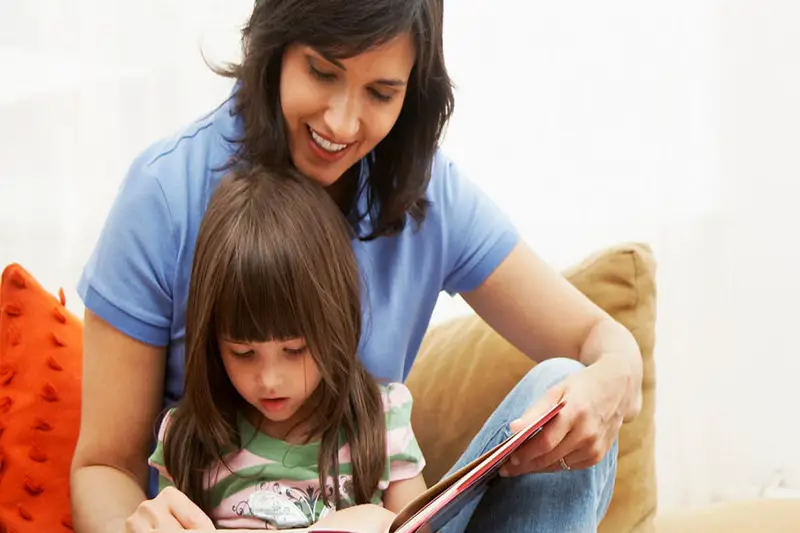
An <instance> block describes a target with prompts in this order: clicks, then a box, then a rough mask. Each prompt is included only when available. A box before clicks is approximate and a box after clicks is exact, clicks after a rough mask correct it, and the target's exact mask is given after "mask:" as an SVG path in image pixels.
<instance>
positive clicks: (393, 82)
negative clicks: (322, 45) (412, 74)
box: [315, 50, 408, 87]
mask: <svg viewBox="0 0 800 533" xmlns="http://www.w3.org/2000/svg"><path fill="white" fill-rule="evenodd" d="M315 52H317V53H318V54H319V55H321V56H322V58H323V59H324V60H325V61H327V62H328V63H331V64H332V65H335V66H336V67H338V68H340V69H342V70H344V71H345V72H347V67H345V66H344V63H342V62H341V61H339V60H338V59H336V58H335V57H332V56H330V55H328V54H326V53H323V52H318V51H316V50H315ZM372 83H375V84H377V85H385V86H387V87H405V85H406V83H408V82H407V81H406V80H401V79H399V78H379V79H377V80H375V81H373V82H372Z"/></svg>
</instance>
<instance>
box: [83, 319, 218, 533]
mask: <svg viewBox="0 0 800 533" xmlns="http://www.w3.org/2000/svg"><path fill="white" fill-rule="evenodd" d="M83 343H84V348H83V392H82V394H83V396H82V401H81V427H80V435H79V437H78V444H77V447H76V450H75V455H74V458H73V463H72V472H71V487H70V489H71V491H70V492H71V499H72V512H73V523H74V526H75V531H76V532H77V533H120V532H123V531H136V529H134V527H133V526H131V527H130V528H129V529H126V520H127V519H128V518H129V517H131V516H132V515H134V513H136V512H137V508H139V507H140V504H142V503H143V501H144V500H145V499H146V497H145V487H146V485H147V479H148V474H149V467H148V464H147V457H148V454H149V452H150V448H151V445H152V443H153V438H154V435H153V427H154V423H155V420H156V417H157V415H158V412H159V409H160V408H161V398H162V394H163V383H164V372H165V367H166V351H165V349H164V348H156V347H153V346H149V345H147V344H143V343H140V342H138V341H136V340H134V339H132V338H130V337H128V336H126V335H124V334H122V333H120V332H119V331H118V330H116V329H114V328H113V327H111V326H110V325H109V324H108V323H106V322H104V321H103V320H101V319H100V318H98V317H97V316H96V315H95V314H93V313H92V312H91V311H89V310H87V311H86V313H85V323H84V337H83ZM173 492H177V491H170V492H169V493H167V494H166V495H165V496H164V497H162V498H160V499H161V500H163V502H160V504H163V505H160V506H155V507H157V508H158V507H163V508H165V509H172V510H173V511H174V512H172V513H171V514H172V515H173V516H181V514H183V515H185V516H186V519H187V521H189V520H194V521H195V522H197V523H198V524H204V525H211V523H210V521H208V519H207V518H206V517H205V515H203V514H202V513H200V516H199V517H198V516H196V511H195V510H194V509H193V505H191V502H189V504H190V505H189V506H187V505H186V502H188V500H186V502H184V501H183V500H184V499H185V498H181V496H182V494H180V493H178V494H177V495H176V494H173ZM187 507H188V510H187ZM142 511H143V512H155V513H158V512H160V511H158V509H155V510H154V509H153V505H152V504H150V503H148V504H147V505H145V506H144V508H143V509H142ZM204 518H205V520H203V519H204ZM178 522H181V520H180V519H178ZM129 525H130V524H129Z"/></svg>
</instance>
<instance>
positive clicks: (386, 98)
mask: <svg viewBox="0 0 800 533" xmlns="http://www.w3.org/2000/svg"><path fill="white" fill-rule="evenodd" d="M369 93H370V95H372V97H373V98H374V99H375V100H377V101H379V102H390V101H391V100H392V96H393V95H391V94H383V93H382V92H380V91H379V90H377V89H372V88H370V89H369Z"/></svg>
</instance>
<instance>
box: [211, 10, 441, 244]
mask: <svg viewBox="0 0 800 533" xmlns="http://www.w3.org/2000/svg"><path fill="white" fill-rule="evenodd" d="M443 10H444V7H443V0H400V1H398V0H369V1H368V2H358V1H341V0H256V3H255V8H254V10H253V13H252V15H251V16H250V20H249V21H248V23H247V25H246V26H245V28H244V31H243V33H242V41H243V48H244V50H243V52H244V53H243V60H242V62H241V63H240V64H238V65H233V66H231V67H230V68H228V69H215V70H216V71H217V72H218V73H219V74H222V75H224V76H229V77H232V78H235V79H237V81H238V84H239V88H238V90H237V94H236V112H237V113H238V114H239V115H240V116H241V117H242V120H243V123H244V133H243V138H242V139H237V141H240V142H241V145H240V149H239V151H238V158H239V159H240V160H244V161H246V162H249V163H251V164H260V165H266V166H268V167H270V168H281V167H283V166H286V165H288V164H290V161H291V160H290V154H289V144H288V142H287V140H286V131H285V127H284V122H283V113H282V110H281V103H280V90H279V89H280V74H281V64H282V59H283V52H284V50H285V49H286V47H287V46H288V45H290V44H295V43H300V44H305V45H308V46H311V47H313V48H315V49H316V50H318V51H319V52H321V53H324V54H325V55H326V56H327V57H332V58H336V59H346V58H348V57H353V56H356V55H358V54H360V53H361V52H364V51H366V50H369V49H371V48H374V47H376V46H379V45H381V44H384V43H386V42H388V41H390V40H391V39H393V38H394V37H396V36H397V35H399V34H402V33H406V32H407V33H408V34H410V35H411V37H412V39H413V42H414V47H415V51H416V58H415V63H414V67H413V69H412V71H411V76H410V78H409V81H408V86H407V92H406V96H405V100H404V101H403V107H402V110H401V112H400V116H399V117H398V119H397V122H396V123H395V124H394V127H393V128H392V129H391V131H390V132H389V134H388V135H387V136H386V138H385V139H384V140H383V141H381V142H380V143H379V144H378V145H377V146H376V147H375V150H374V158H373V157H371V156H368V157H366V158H365V159H364V160H363V162H362V163H363V164H364V165H366V166H367V167H368V170H369V180H368V184H367V191H366V195H367V196H366V198H367V207H366V209H365V211H366V212H357V211H356V209H357V206H356V201H355V197H351V198H349V199H348V200H347V202H348V203H347V204H346V205H344V206H342V208H343V210H344V212H345V213H346V214H347V215H348V216H351V215H352V216H353V217H354V218H355V219H361V218H363V217H365V216H366V215H367V214H369V215H371V216H372V227H371V232H370V233H369V234H367V235H359V238H361V239H363V240H370V239H374V238H376V237H379V236H382V235H393V234H396V233H398V232H400V231H401V230H402V229H403V228H404V227H405V224H406V218H407V217H406V215H410V216H411V217H412V218H413V219H414V220H415V221H416V222H417V223H422V222H423V221H424V219H425V214H426V212H427V208H428V202H427V199H426V197H425V191H426V189H427V187H428V181H429V180H430V171H431V165H432V163H433V158H434V155H435V153H436V150H437V148H438V145H439V141H440V138H441V135H442V132H443V131H444V128H445V127H446V125H447V122H448V121H449V119H450V116H451V114H452V112H453V87H452V83H451V80H450V77H449V75H448V73H447V68H446V67H445V61H444V49H443V38H442V23H443ZM352 170H353V171H355V170H357V169H355V168H354V169H352ZM351 178H352V175H351Z"/></svg>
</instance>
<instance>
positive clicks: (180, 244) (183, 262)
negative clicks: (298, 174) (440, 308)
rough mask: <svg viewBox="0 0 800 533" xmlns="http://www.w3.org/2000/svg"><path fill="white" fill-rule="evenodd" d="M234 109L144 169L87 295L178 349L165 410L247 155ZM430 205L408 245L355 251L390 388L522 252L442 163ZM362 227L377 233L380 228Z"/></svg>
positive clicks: (367, 361)
mask: <svg viewBox="0 0 800 533" xmlns="http://www.w3.org/2000/svg"><path fill="white" fill-rule="evenodd" d="M234 98H235V96H233V95H232V96H231V98H229V99H228V100H227V101H226V102H224V103H223V104H222V105H221V106H220V107H219V108H217V109H216V110H214V111H213V112H212V113H210V114H209V115H207V116H205V117H203V118H202V119H200V120H198V121H196V122H194V123H192V124H190V125H189V126H188V127H186V128H185V129H183V130H182V131H180V132H178V133H177V134H175V135H173V136H170V137H168V138H164V139H162V140H160V141H158V142H155V143H154V144H152V145H151V146H149V147H148V148H147V149H145V150H144V151H143V152H142V153H141V154H140V155H139V156H138V157H137V158H136V159H135V160H134V161H133V163H132V165H131V167H130V169H129V171H128V173H127V174H126V176H125V177H124V179H123V181H122V184H121V187H120V189H119V191H118V193H117V196H116V199H115V201H114V203H113V205H112V208H111V211H110V213H109V215H108V218H107V220H106V222H105V225H104V227H103V230H102V232H101V234H100V237H99V240H98V242H97V244H96V247H95V249H94V250H93V252H92V255H91V257H90V259H89V261H88V263H87V264H86V266H85V268H84V271H83V273H82V276H81V279H80V281H79V283H78V293H79V294H80V296H81V298H82V299H83V301H84V304H85V306H86V307H87V308H88V309H90V310H91V311H92V312H94V313H95V314H97V315H98V316H100V317H101V318H103V319H104V320H106V321H107V322H109V323H110V324H111V325H112V326H114V327H115V328H117V329H119V330H120V331H122V332H123V333H125V334H127V335H129V336H131V337H133V338H135V339H138V340H139V341H142V342H144V343H147V344H151V345H156V346H163V347H166V348H167V353H168V357H167V373H166V381H165V397H164V407H169V406H171V405H173V404H174V403H175V401H176V400H177V399H178V398H179V397H180V395H181V393H182V387H183V369H184V331H185V310H186V298H187V294H188V290H189V275H190V272H191V267H192V257H193V252H194V245H195V239H196V237H197V231H198V227H199V225H200V220H201V218H202V217H203V213H204V212H205V209H206V206H207V205H208V202H209V198H210V196H211V194H212V192H213V190H214V187H215V185H216V184H217V182H218V181H219V179H220V178H221V176H222V174H223V173H224V171H222V170H219V169H220V167H222V166H223V165H224V164H225V163H226V162H227V161H228V159H229V158H230V156H231V155H232V153H233V151H234V149H235V146H234V145H233V144H232V143H231V142H230V139H236V138H238V137H240V134H241V131H242V122H241V119H240V117H238V116H236V115H234V114H233V112H232V109H233V102H234ZM363 177H364V176H362V179H363ZM427 198H428V199H429V201H430V202H431V207H430V209H429V211H428V216H427V218H426V220H425V222H424V224H423V225H422V227H421V228H419V229H416V225H415V224H414V223H413V221H410V223H409V224H407V225H406V228H405V230H404V231H403V232H402V233H400V234H399V235H396V236H392V237H382V238H379V239H376V240H374V241H371V242H359V241H353V248H354V251H355V254H356V257H357V260H358V264H359V267H360V269H361V271H362V276H363V278H364V280H365V286H366V290H365V291H364V295H363V298H364V304H365V305H364V321H363V323H364V331H363V333H362V338H361V342H360V346H359V355H360V357H361V359H362V361H363V362H364V365H365V366H366V368H367V369H368V370H369V371H370V372H371V373H372V374H373V375H375V376H378V377H380V378H384V379H387V380H392V381H404V380H405V378H406V377H407V375H408V373H409V370H410V369H411V365H412V363H413V362H414V358H415V356H416V353H417V350H418V349H419V346H420V343H421V341H422V338H423V335H424V334H425V331H426V328H427V326H428V323H429V321H430V318H431V314H432V312H433V308H434V306H435V305H436V301H437V298H438V296H439V294H440V293H441V292H442V291H447V292H448V293H451V294H455V293H459V292H464V291H469V290H471V289H474V288H476V287H477V286H478V285H480V283H481V282H482V281H483V280H484V279H486V277H487V276H488V275H489V274H490V273H491V272H492V271H493V270H494V269H495V267H497V265H498V264H499V263H500V262H501V261H502V260H503V259H504V258H505V257H506V256H507V255H508V253H509V252H510V251H511V249H512V247H513V246H514V245H515V244H516V242H517V240H518V234H517V232H516V230H515V229H514V227H513V226H512V224H511V223H510V221H509V220H508V219H507V218H506V217H505V216H504V215H503V214H502V213H501V212H500V210H499V209H498V208H497V207H496V206H495V205H494V204H493V203H492V202H491V201H490V200H489V198H488V197H487V196H485V195H484V194H483V193H482V192H481V191H480V190H479V189H477V188H476V187H475V186H474V185H473V184H472V183H471V182H469V181H468V180H467V179H465V178H464V177H463V176H462V175H461V174H460V173H459V171H458V169H457V168H456V166H455V165H454V164H453V163H452V162H451V161H450V160H449V159H448V158H447V157H446V156H445V155H444V154H443V153H441V152H439V153H437V155H436V157H435V159H434V161H433V168H432V176H431V180H430V184H429V186H428V190H427ZM359 201H360V202H363V201H364V198H363V197H362V198H360V199H359ZM361 205H363V203H362V204H361ZM361 224H364V225H366V226H364V228H362V231H363V230H364V229H365V228H366V229H368V225H369V224H371V221H370V219H369V217H367V218H366V219H364V220H363V221H362V222H361Z"/></svg>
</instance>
